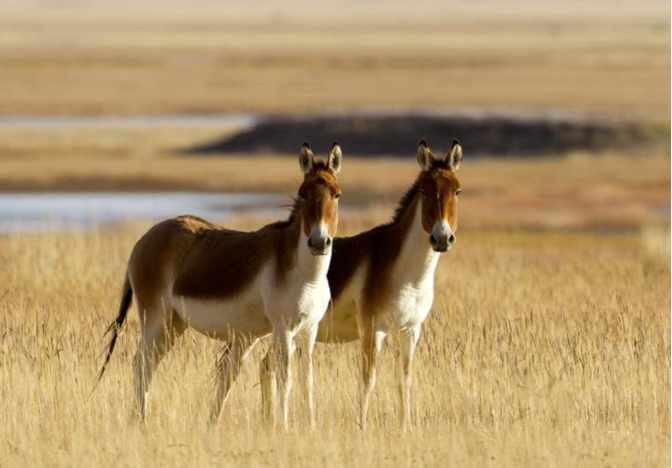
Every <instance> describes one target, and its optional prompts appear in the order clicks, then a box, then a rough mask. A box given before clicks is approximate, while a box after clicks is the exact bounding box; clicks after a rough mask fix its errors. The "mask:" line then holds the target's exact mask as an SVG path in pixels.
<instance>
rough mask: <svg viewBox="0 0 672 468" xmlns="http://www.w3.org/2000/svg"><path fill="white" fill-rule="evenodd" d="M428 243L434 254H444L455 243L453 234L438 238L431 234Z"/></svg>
mask: <svg viewBox="0 0 672 468" xmlns="http://www.w3.org/2000/svg"><path fill="white" fill-rule="evenodd" d="M429 243H430V244H431V246H432V248H433V249H434V251H435V252H446V251H447V250H448V249H449V248H451V247H452V246H453V244H454V243H455V234H451V235H450V236H439V237H438V238H437V236H435V235H434V234H432V235H430V236H429Z"/></svg>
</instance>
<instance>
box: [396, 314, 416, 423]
mask: <svg viewBox="0 0 672 468" xmlns="http://www.w3.org/2000/svg"><path fill="white" fill-rule="evenodd" d="M420 330H421V326H420V325H417V326H415V327H413V328H411V329H409V330H404V331H402V332H401V333H400V336H399V345H400V351H401V353H400V354H401V356H400V357H401V360H400V369H399V370H400V372H399V397H400V412H401V427H402V429H403V430H404V431H406V430H407V429H408V427H409V425H410V422H411V381H412V375H411V372H412V368H413V357H414V355H415V348H416V346H417V345H418V339H419V338H420Z"/></svg>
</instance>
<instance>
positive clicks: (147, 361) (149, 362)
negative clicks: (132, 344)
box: [133, 302, 187, 421]
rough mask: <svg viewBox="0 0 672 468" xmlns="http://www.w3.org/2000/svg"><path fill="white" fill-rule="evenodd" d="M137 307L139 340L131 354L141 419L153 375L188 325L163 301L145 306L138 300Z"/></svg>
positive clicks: (144, 411) (143, 417)
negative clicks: (138, 313)
mask: <svg viewBox="0 0 672 468" xmlns="http://www.w3.org/2000/svg"><path fill="white" fill-rule="evenodd" d="M138 310H139V311H141V312H140V339H139V341H138V348H137V350H136V352H135V356H134V357H133V371H134V376H135V394H136V399H137V402H138V415H139V417H140V420H141V421H144V419H145V417H146V416H147V399H148V393H149V385H150V383H151V381H152V374H153V373H154V370H155V369H156V367H157V366H158V365H159V363H160V362H161V359H162V358H163V356H165V355H166V354H167V353H168V351H170V349H171V348H172V347H173V345H174V344H175V342H176V341H177V339H178V338H179V337H180V336H181V335H182V333H184V331H185V330H186V328H187V325H186V324H185V323H184V321H183V320H182V319H181V318H180V316H179V315H178V314H177V313H176V312H175V311H174V310H173V309H165V308H164V306H163V304H161V305H155V306H153V307H149V308H144V307H143V306H142V304H141V303H140V302H138Z"/></svg>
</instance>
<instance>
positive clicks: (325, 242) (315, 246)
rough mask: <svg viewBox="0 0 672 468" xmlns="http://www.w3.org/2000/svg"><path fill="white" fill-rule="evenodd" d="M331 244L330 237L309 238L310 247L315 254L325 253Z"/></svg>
mask: <svg viewBox="0 0 672 468" xmlns="http://www.w3.org/2000/svg"><path fill="white" fill-rule="evenodd" d="M330 246H331V238H330V237H316V238H312V237H309V238H308V247H309V248H310V251H311V253H312V254H313V255H325V254H326V253H327V250H328V249H329V247H330Z"/></svg>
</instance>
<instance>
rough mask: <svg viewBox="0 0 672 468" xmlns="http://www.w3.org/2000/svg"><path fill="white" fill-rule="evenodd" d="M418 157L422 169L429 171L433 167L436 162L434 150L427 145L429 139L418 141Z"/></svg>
mask: <svg viewBox="0 0 672 468" xmlns="http://www.w3.org/2000/svg"><path fill="white" fill-rule="evenodd" d="M417 157H418V164H419V165H420V169H422V170H423V171H428V170H430V169H431V168H432V165H433V164H434V156H432V151H431V150H430V149H429V146H427V141H426V140H425V139H424V138H423V139H422V140H420V143H418V155H417Z"/></svg>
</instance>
